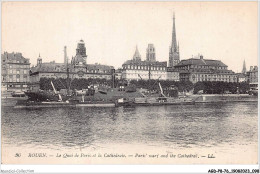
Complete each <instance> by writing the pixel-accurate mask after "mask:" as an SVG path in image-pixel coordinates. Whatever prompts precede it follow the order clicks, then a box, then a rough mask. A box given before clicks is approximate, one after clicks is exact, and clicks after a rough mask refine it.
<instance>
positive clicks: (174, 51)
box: [169, 13, 180, 67]
mask: <svg viewBox="0 0 260 174" xmlns="http://www.w3.org/2000/svg"><path fill="white" fill-rule="evenodd" d="M176 40H177V39H176V29H175V14H174V13H173V25H172V44H171V46H170V50H169V67H174V66H175V65H177V64H178V63H179V62H180V53H179V43H178V45H177V41H176Z"/></svg>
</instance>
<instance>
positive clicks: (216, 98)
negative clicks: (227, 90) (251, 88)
mask: <svg viewBox="0 0 260 174" xmlns="http://www.w3.org/2000/svg"><path fill="white" fill-rule="evenodd" d="M189 97H191V98H194V99H195V98H196V101H195V103H213V102H245V101H246V102H257V101H258V97H257V96H252V95H248V94H202V95H191V96H189Z"/></svg>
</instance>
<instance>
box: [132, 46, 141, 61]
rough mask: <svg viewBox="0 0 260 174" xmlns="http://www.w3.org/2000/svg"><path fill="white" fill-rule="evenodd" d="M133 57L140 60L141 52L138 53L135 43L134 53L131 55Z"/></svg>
mask: <svg viewBox="0 0 260 174" xmlns="http://www.w3.org/2000/svg"><path fill="white" fill-rule="evenodd" d="M133 59H134V60H141V54H140V53H139V50H138V47H137V45H136V48H135V54H134V56H133Z"/></svg>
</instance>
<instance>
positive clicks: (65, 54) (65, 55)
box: [64, 46, 68, 66]
mask: <svg viewBox="0 0 260 174" xmlns="http://www.w3.org/2000/svg"><path fill="white" fill-rule="evenodd" d="M67 64H68V61H67V47H66V46H64V65H65V66H67Z"/></svg>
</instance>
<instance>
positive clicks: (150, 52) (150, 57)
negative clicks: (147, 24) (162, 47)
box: [146, 44, 156, 62]
mask: <svg viewBox="0 0 260 174" xmlns="http://www.w3.org/2000/svg"><path fill="white" fill-rule="evenodd" d="M146 61H151V62H155V61H156V54H155V48H154V45H153V44H148V47H147V49H146Z"/></svg>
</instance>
